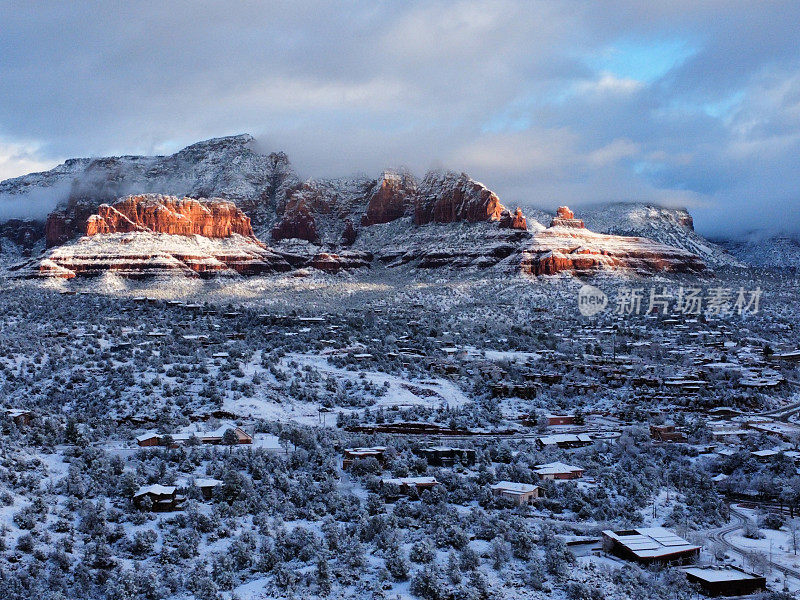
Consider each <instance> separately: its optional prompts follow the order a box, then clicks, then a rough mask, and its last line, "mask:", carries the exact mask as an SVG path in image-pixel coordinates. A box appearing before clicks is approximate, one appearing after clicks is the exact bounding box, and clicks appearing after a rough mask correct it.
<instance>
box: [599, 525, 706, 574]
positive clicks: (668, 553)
mask: <svg viewBox="0 0 800 600" xmlns="http://www.w3.org/2000/svg"><path fill="white" fill-rule="evenodd" d="M603 550H604V551H605V552H608V553H610V554H613V555H615V556H618V557H619V558H624V559H625V560H630V561H633V562H637V563H640V564H644V565H649V564H653V563H657V564H676V563H677V564H686V563H689V562H692V561H694V560H695V559H696V558H697V556H698V555H699V554H700V546H695V545H694V544H690V543H689V542H687V541H686V540H684V539H683V538H682V537H679V536H678V535H676V534H675V533H673V532H672V531H670V530H669V529H665V528H664V527H643V528H641V529H626V530H622V531H611V530H606V531H604V532H603Z"/></svg>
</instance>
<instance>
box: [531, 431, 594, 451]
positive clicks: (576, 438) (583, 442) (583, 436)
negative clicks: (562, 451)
mask: <svg viewBox="0 0 800 600" xmlns="http://www.w3.org/2000/svg"><path fill="white" fill-rule="evenodd" d="M536 444H537V445H538V446H539V447H541V448H554V447H555V448H581V447H582V446H591V444H592V436H591V435H590V434H588V433H554V434H553V435H544V436H542V437H540V438H538V439H537V440H536Z"/></svg>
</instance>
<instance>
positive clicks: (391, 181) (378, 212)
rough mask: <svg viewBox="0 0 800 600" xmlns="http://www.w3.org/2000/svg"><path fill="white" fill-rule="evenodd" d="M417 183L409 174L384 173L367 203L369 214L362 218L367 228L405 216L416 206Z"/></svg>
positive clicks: (362, 222)
mask: <svg viewBox="0 0 800 600" xmlns="http://www.w3.org/2000/svg"><path fill="white" fill-rule="evenodd" d="M416 192H417V182H416V181H415V179H414V177H413V176H412V175H410V174H408V173H395V172H393V171H384V172H383V174H382V175H381V178H380V179H379V180H378V183H377V185H376V186H375V189H374V190H373V191H372V193H371V194H370V197H369V201H368V203H367V212H366V214H365V215H364V216H363V217H361V224H362V225H364V226H365V227H366V226H369V225H378V224H380V223H390V222H392V221H394V220H396V219H399V218H400V217H403V216H405V214H406V213H408V212H409V211H410V210H411V208H412V207H413V205H414V197H415V195H416Z"/></svg>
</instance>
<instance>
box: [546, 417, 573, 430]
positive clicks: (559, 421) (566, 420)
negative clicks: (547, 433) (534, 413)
mask: <svg viewBox="0 0 800 600" xmlns="http://www.w3.org/2000/svg"><path fill="white" fill-rule="evenodd" d="M547 424H548V425H549V426H550V427H552V426H554V425H575V415H547Z"/></svg>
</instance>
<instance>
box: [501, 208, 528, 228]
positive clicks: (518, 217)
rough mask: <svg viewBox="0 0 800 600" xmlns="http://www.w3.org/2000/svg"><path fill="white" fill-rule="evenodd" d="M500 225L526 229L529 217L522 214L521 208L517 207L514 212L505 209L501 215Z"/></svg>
mask: <svg viewBox="0 0 800 600" xmlns="http://www.w3.org/2000/svg"><path fill="white" fill-rule="evenodd" d="M500 227H503V228H505V229H521V230H522V231H526V230H527V229H528V219H526V218H525V215H523V214H522V209H521V208H517V210H516V211H515V212H514V213H513V214H512V213H511V212H510V211H508V210H504V211H503V212H502V214H501V215H500Z"/></svg>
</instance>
